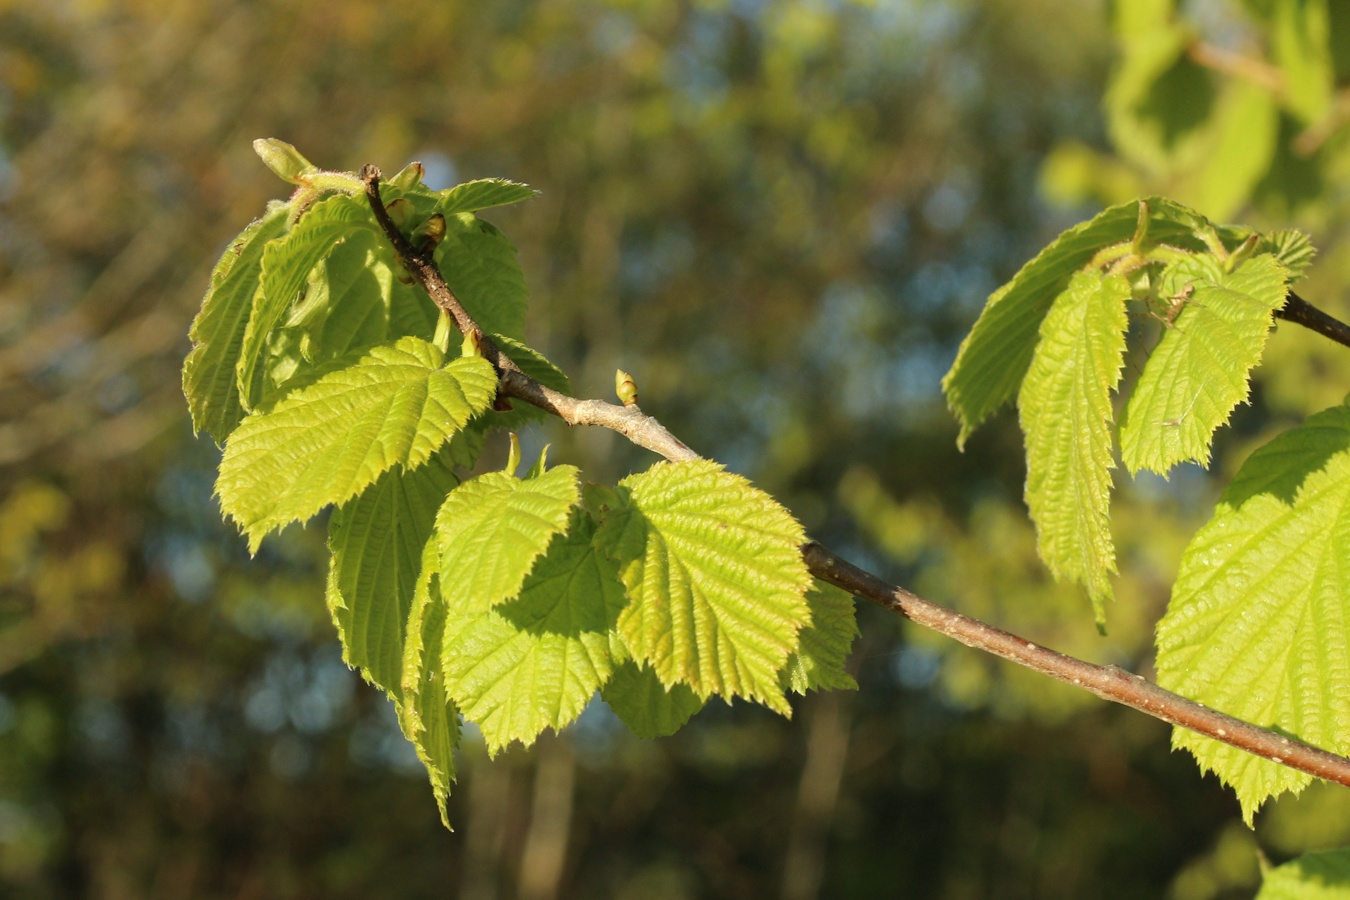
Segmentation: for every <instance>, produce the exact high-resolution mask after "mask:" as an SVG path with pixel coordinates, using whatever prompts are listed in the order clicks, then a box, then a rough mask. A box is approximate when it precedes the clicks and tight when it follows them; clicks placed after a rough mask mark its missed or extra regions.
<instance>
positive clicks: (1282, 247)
mask: <svg viewBox="0 0 1350 900" xmlns="http://www.w3.org/2000/svg"><path fill="white" fill-rule="evenodd" d="M1257 252H1259V253H1270V254H1271V255H1273V256H1274V257H1275V258H1276V259H1278V260H1279V261H1280V263H1281V264H1282V265H1283V266H1284V267H1285V268H1286V269H1287V270H1288V271H1289V282H1290V284H1292V283H1294V282H1295V281H1298V280H1299V279H1300V278H1302V277H1303V274H1304V273H1305V272H1307V271H1308V266H1310V265H1312V261H1313V257H1314V256H1316V255H1317V248H1316V247H1314V246H1313V243H1312V240H1311V239H1310V238H1309V237H1308V236H1307V235H1306V234H1304V233H1303V232H1301V231H1294V230H1293V229H1289V230H1286V231H1276V232H1273V233H1271V234H1269V235H1267V236H1266V237H1265V239H1264V240H1263V241H1262V242H1261V244H1260V245H1259V246H1258V247H1257Z"/></svg>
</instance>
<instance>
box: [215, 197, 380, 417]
mask: <svg viewBox="0 0 1350 900" xmlns="http://www.w3.org/2000/svg"><path fill="white" fill-rule="evenodd" d="M362 227H365V228H373V227H374V220H373V218H372V216H371V212H370V207H369V206H368V205H366V202H365V200H364V198H361V197H350V196H347V195H346V194H334V195H332V196H330V197H327V198H325V199H323V200H320V201H319V202H317V203H315V204H314V206H313V207H311V208H310V209H308V210H306V211H305V214H304V215H303V216H301V218H300V221H299V222H297V223H296V224H295V226H294V227H293V228H292V229H291V230H290V231H289V232H287V234H286V236H285V237H283V238H281V239H280V240H276V241H272V242H271V243H269V244H268V245H267V247H266V249H265V250H264V251H263V259H262V278H261V283H260V285H259V289H258V291H257V292H256V293H255V294H254V296H253V308H252V311H251V313H250V314H249V319H248V326H247V328H246V329H245V331H244V341H243V348H242V350H241V352H240V355H239V362H238V364H237V366H236V377H237V378H238V385H239V394H240V398H241V402H242V403H243V406H244V408H245V409H247V410H252V409H253V407H254V406H255V405H256V404H257V403H258V402H259V400H260V399H261V397H262V389H263V385H262V373H263V369H264V366H263V363H264V359H263V357H264V349H265V347H266V344H267V339H268V337H269V336H270V335H271V334H272V332H273V331H274V330H276V328H277V327H278V326H279V325H280V324H281V322H282V321H283V319H284V318H285V315H286V313H287V311H288V310H289V309H290V308H291V304H292V303H294V302H295V300H296V298H298V297H299V296H300V290H301V288H303V287H304V286H305V284H306V282H307V281H308V279H309V273H310V270H312V269H313V268H314V267H315V266H316V265H318V263H319V262H320V261H321V260H323V259H324V258H325V257H327V256H328V254H329V253H330V252H332V249H333V247H334V246H335V245H336V244H337V243H338V241H341V240H343V239H344V238H346V237H348V236H350V235H351V234H352V233H353V232H354V231H355V230H356V229H359V228H362Z"/></svg>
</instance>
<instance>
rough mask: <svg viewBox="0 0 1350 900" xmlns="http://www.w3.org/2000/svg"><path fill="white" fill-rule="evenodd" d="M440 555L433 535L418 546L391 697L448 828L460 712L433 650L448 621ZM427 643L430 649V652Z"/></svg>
mask: <svg viewBox="0 0 1350 900" xmlns="http://www.w3.org/2000/svg"><path fill="white" fill-rule="evenodd" d="M439 555H440V551H439V549H438V548H437V546H436V541H435V538H434V537H433V538H432V539H430V540H428V541H427V542H426V545H425V546H424V547H423V548H422V564H421V575H420V577H419V578H418V580H417V586H416V589H415V590H414V591H413V601H412V605H411V607H410V608H409V610H408V626H407V641H406V643H405V644H404V645H403V679H402V698H401V699H398V698H394V703H395V708H396V709H397V710H398V722H399V727H400V728H402V730H403V735H404V737H406V738H407V739H408V740H409V741H410V742H412V745H413V747H414V748H415V749H416V750H417V758H418V759H420V760H421V761H422V765H424V766H426V769H427V775H428V776H429V777H430V779H431V792H432V794H433V795H434V796H435V798H436V806H437V808H438V809H439V810H440V813H441V824H443V825H444V826H445V827H446V828H450V817H449V814H448V813H447V811H446V806H445V805H446V800H447V799H449V797H450V785H451V784H452V783H453V782H454V780H455V748H456V747H457V746H459V712H458V710H456V709H455V705H454V704H453V703H452V702H451V701H450V699H449V698H448V697H447V696H446V694H445V690H444V686H443V683H442V681H441V674H440V659H439V657H438V654H437V653H436V652H435V648H437V647H440V646H441V642H442V639H443V636H444V632H445V622H446V608H445V603H444V602H442V600H441V595H440V590H439V585H438V579H439V576H438V575H437V574H436V561H437V558H438V557H439ZM427 648H431V649H432V652H431V653H430V654H428V653H427V652H426V650H427ZM428 656H430V658H428ZM391 696H392V695H391Z"/></svg>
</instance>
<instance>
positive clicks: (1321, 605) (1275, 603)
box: [1157, 407, 1350, 823]
mask: <svg viewBox="0 0 1350 900" xmlns="http://www.w3.org/2000/svg"><path fill="white" fill-rule="evenodd" d="M1347 560H1350V409H1347V408H1346V407H1335V408H1333V409H1329V410H1325V411H1323V412H1321V413H1318V414H1317V415H1315V416H1312V417H1311V418H1309V419H1308V420H1307V422H1305V423H1304V424H1303V425H1301V426H1299V427H1297V428H1295V429H1292V430H1290V431H1287V432H1285V433H1284V434H1282V435H1280V436H1279V437H1277V438H1275V439H1274V440H1273V441H1271V442H1270V443H1269V444H1266V445H1265V446H1264V447H1262V448H1261V449H1259V450H1257V451H1256V453H1254V454H1252V456H1251V458H1249V459H1248V460H1247V462H1246V463H1245V464H1244V465H1243V466H1242V469H1241V470H1240V471H1239V472H1238V474H1237V476H1236V478H1234V480H1233V483H1232V484H1231V485H1229V487H1228V490H1226V491H1225V492H1224V495H1223V497H1222V498H1221V499H1220V501H1219V505H1218V508H1217V509H1215V511H1214V516H1213V518H1212V519H1211V520H1210V521H1209V523H1208V524H1207V525H1205V527H1204V528H1202V529H1201V530H1200V531H1199V532H1198V533H1197V534H1196V535H1195V538H1194V539H1193V540H1192V541H1191V545H1190V546H1189V547H1188V548H1187V549H1186V553H1185V555H1184V556H1183V557H1182V560H1181V570H1180V572H1179V573H1178V574H1177V580H1176V583H1175V584H1174V585H1173V588H1172V599H1171V602H1170V604H1169V605H1168V610H1167V615H1166V616H1164V617H1163V619H1162V621H1161V622H1160V623H1159V625H1158V657H1157V666H1158V682H1159V684H1161V685H1162V686H1163V687H1165V688H1167V689H1168V690H1171V691H1175V692H1177V693H1179V694H1181V695H1183V696H1185V697H1189V698H1191V699H1193V700H1197V701H1199V702H1201V703H1204V704H1205V705H1206V706H1209V707H1212V708H1214V709H1217V710H1220V711H1222V712H1225V713H1228V714H1229V715H1232V716H1236V717H1238V718H1240V719H1244V720H1246V721H1248V722H1252V723H1255V724H1257V725H1261V726H1263V727H1277V728H1279V729H1281V730H1283V731H1285V732H1287V733H1289V734H1291V735H1293V736H1295V737H1297V738H1299V739H1300V740H1303V741H1306V742H1307V743H1310V744H1313V745H1315V746H1319V747H1322V748H1324V749H1327V750H1331V751H1332V752H1335V753H1341V754H1343V755H1344V754H1346V753H1347V752H1350V599H1347V598H1350V564H1347ZM1173 744H1174V746H1178V747H1185V748H1186V749H1188V750H1190V751H1191V752H1192V753H1194V754H1195V756H1196V759H1197V760H1198V761H1199V763H1200V765H1201V767H1202V768H1204V769H1206V770H1213V771H1214V772H1215V773H1217V774H1218V776H1219V778H1221V779H1222V780H1223V781H1224V783H1226V784H1228V785H1231V786H1232V787H1233V788H1234V789H1235V790H1236V792H1237V796H1238V800H1239V801H1240V802H1241V803H1242V809H1243V815H1244V817H1245V818H1246V819H1247V821H1248V823H1250V822H1251V819H1252V815H1253V814H1254V813H1255V811H1256V809H1257V808H1258V807H1259V806H1260V805H1261V804H1262V803H1263V802H1264V801H1265V800H1266V798H1268V797H1272V796H1275V795H1278V794H1280V793H1282V792H1284V791H1299V790H1301V789H1302V788H1303V787H1304V786H1305V785H1307V784H1308V782H1309V780H1310V776H1308V775H1305V774H1303V773H1301V772H1297V771H1295V770H1293V769H1289V768H1287V767H1285V766H1281V765H1277V764H1276V763H1273V762H1269V761H1267V760H1264V759H1261V758H1259V757H1256V756H1252V755H1249V754H1247V753H1244V752H1243V751H1241V750H1237V749H1235V748H1233V747H1230V746H1228V745H1227V744H1222V743H1219V742H1217V741H1214V740H1212V739H1209V738H1204V737H1200V736H1199V735H1196V734H1194V733H1192V732H1189V731H1185V730H1181V729H1177V730H1175V731H1174V732H1173Z"/></svg>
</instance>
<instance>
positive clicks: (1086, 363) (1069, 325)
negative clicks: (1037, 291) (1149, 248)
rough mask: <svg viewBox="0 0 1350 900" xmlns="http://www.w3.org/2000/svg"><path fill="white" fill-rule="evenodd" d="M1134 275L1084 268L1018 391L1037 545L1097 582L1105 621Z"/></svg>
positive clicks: (1098, 608)
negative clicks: (1115, 412) (1116, 416)
mask: <svg viewBox="0 0 1350 900" xmlns="http://www.w3.org/2000/svg"><path fill="white" fill-rule="evenodd" d="M1129 296H1130V285H1129V283H1128V282H1127V281H1126V280H1125V279H1124V278H1122V277H1120V276H1119V275H1102V274H1101V273H1100V272H1095V271H1091V272H1079V273H1078V274H1076V275H1074V277H1073V279H1072V280H1071V281H1070V282H1069V286H1068V288H1067V289H1066V290H1065V291H1064V293H1062V294H1060V295H1059V297H1058V298H1056V300H1055V304H1054V306H1053V307H1052V308H1051V309H1050V312H1049V314H1048V315H1047V316H1046V317H1045V320H1044V321H1043V322H1042V323H1041V338H1040V342H1039V343H1038V344H1037V345H1036V352H1035V355H1034V356H1033V358H1032V361H1031V367H1030V368H1029V369H1028V370H1027V376H1026V380H1025V381H1023V382H1022V390H1021V392H1020V393H1019V394H1018V396H1017V408H1018V411H1019V413H1020V418H1021V422H1022V431H1023V433H1025V435H1026V447H1027V484H1026V500H1027V506H1028V507H1030V510H1031V518H1032V520H1033V521H1034V522H1035V523H1036V547H1037V550H1038V551H1039V552H1040V555H1041V559H1043V560H1045V563H1046V565H1047V566H1049V567H1050V571H1051V572H1053V573H1054V574H1055V577H1056V578H1070V579H1072V580H1074V581H1076V582H1078V583H1079V584H1082V585H1084V586H1086V587H1087V589H1088V592H1089V593H1090V594H1091V596H1092V604H1093V609H1094V610H1095V612H1096V615H1097V621H1098V622H1099V623H1101V622H1102V621H1103V615H1104V603H1105V601H1106V600H1107V599H1109V598H1110V597H1111V580H1110V577H1109V573H1111V572H1114V571H1115V570H1116V562H1115V549H1114V547H1113V545H1112V543H1111V523H1110V515H1109V507H1110V502H1111V471H1110V470H1111V468H1112V465H1113V463H1112V461H1111V444H1112V440H1111V423H1112V413H1111V392H1112V391H1113V390H1114V389H1115V387H1116V384H1117V383H1118V382H1119V381H1120V370H1121V366H1122V364H1123V360H1124V353H1125V329H1126V326H1127V324H1128V323H1127V318H1126V314H1125V301H1126V300H1128V299H1129Z"/></svg>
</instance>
